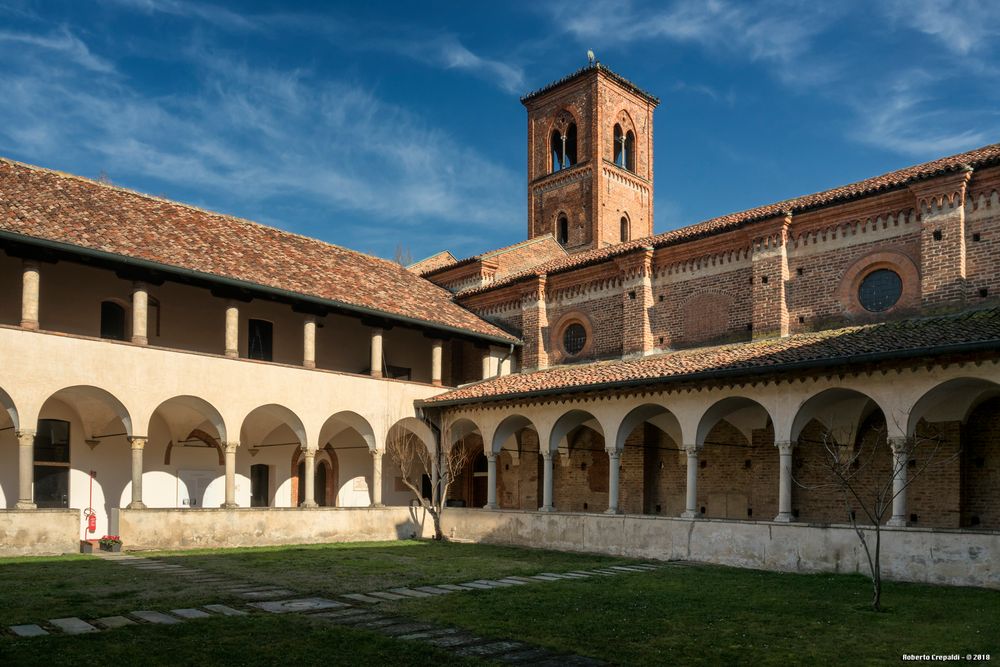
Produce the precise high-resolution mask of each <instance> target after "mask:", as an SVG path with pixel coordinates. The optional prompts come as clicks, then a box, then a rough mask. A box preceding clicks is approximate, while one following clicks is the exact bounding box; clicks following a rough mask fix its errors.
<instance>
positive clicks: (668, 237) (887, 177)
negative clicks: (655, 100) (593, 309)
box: [459, 144, 1000, 297]
mask: <svg viewBox="0 0 1000 667" xmlns="http://www.w3.org/2000/svg"><path fill="white" fill-rule="evenodd" d="M998 163H1000V144H991V145H989V146H983V147H982V148H977V149H975V150H971V151H968V152H966V153H959V154H958V155H951V156H948V157H943V158H939V159H937V160H933V161H931V162H925V163H924V164H918V165H915V166H913V167H907V168H905V169H899V170H897V171H891V172H889V173H887V174H882V175H881V176H874V177H872V178H866V179H865V180H863V181H858V182H857V183H851V184H850V185H842V186H840V187H838V188H833V189H832V190H824V191H823V192H817V193H815V194H811V195H805V196H803V197H796V198H794V199H786V200H785V201H780V202H776V203H774V204H768V205H766V206H758V207H757V208H751V209H748V210H746V211H739V212H737V213H730V214H728V215H723V216H720V217H718V218H712V219H711V220H706V221H705V222H701V223H698V224H695V225H691V226H688V227H682V228H680V229H675V230H672V231H669V232H664V233H663V234H659V235H656V236H649V237H646V238H641V239H636V240H634V241H629V242H627V243H619V244H616V245H610V246H605V247H603V248H595V249H593V250H589V251H586V252H582V253H578V254H575V255H572V256H570V257H568V258H566V259H561V260H555V261H552V262H547V263H545V264H541V265H539V266H536V267H533V268H532V269H529V270H528V271H523V272H521V273H517V274H512V275H510V276H508V277H507V278H505V279H503V280H497V281H495V282H493V283H491V284H490V285H488V286H485V287H480V288H474V289H469V290H465V291H464V292H460V293H459V296H460V297H461V296H467V295H470V294H474V293H477V292H484V291H487V290H493V289H496V288H498V287H502V286H504V285H509V284H511V283H515V282H518V281H519V280H522V279H524V278H527V277H530V276H535V275H541V274H543V273H546V274H553V273H561V272H563V271H569V270H571V269H575V268H579V267H582V266H587V265H590V264H597V263H600V262H604V261H607V260H609V259H611V258H613V257H618V256H620V255H625V254H628V253H630V252H632V251H634V250H638V249H639V248H644V247H648V246H652V247H654V248H663V247H666V246H672V245H677V244H679V243H684V242H686V241H693V240H695V239H699V238H704V237H706V236H712V235H714V234H721V233H723V232H728V231H732V230H734V229H739V228H740V227H743V226H745V225H748V224H750V223H752V222H757V221H760V220H767V219H768V218H773V217H776V216H779V215H783V214H785V213H793V214H794V213H800V212H803V211H807V210H810V209H814V208H819V207H823V206H829V205H832V204H836V203H840V202H844V201H850V200H853V199H860V198H861V197H865V196H869V195H873V194H877V193H880V192H885V191H887V190H894V189H897V188H901V187H904V186H906V185H909V184H910V183H913V182H916V181H919V180H921V179H925V178H931V177H933V176H938V175H941V174H945V173H949V172H957V171H960V170H962V169H965V168H967V167H972V168H978V167H985V166H990V165H994V164H998Z"/></svg>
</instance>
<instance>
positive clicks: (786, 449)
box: [774, 440, 795, 455]
mask: <svg viewBox="0 0 1000 667" xmlns="http://www.w3.org/2000/svg"><path fill="white" fill-rule="evenodd" d="M774 446H775V447H777V448H778V452H779V453H780V454H785V455H787V454H791V453H792V450H793V449H795V443H794V442H793V441H791V440H778V441H776V442H775V443H774Z"/></svg>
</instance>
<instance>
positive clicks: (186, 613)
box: [170, 608, 212, 619]
mask: <svg viewBox="0 0 1000 667" xmlns="http://www.w3.org/2000/svg"><path fill="white" fill-rule="evenodd" d="M170 613H171V614H173V615H174V616H180V617H181V618H184V619H188V618H212V615H211V614H209V613H207V612H204V611H202V610H201V609H190V608H187V609H171V610H170Z"/></svg>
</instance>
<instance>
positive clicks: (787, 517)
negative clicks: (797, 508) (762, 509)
mask: <svg viewBox="0 0 1000 667" xmlns="http://www.w3.org/2000/svg"><path fill="white" fill-rule="evenodd" d="M774 520H775V521H777V522H778V523H791V522H792V513H791V512H779V513H778V516H776V517H774Z"/></svg>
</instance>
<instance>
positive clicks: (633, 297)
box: [615, 246, 653, 357]
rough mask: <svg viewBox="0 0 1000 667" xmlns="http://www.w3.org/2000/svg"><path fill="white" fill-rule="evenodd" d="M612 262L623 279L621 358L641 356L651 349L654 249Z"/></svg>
mask: <svg viewBox="0 0 1000 667" xmlns="http://www.w3.org/2000/svg"><path fill="white" fill-rule="evenodd" d="M615 262H616V263H617V264H618V268H619V270H620V271H621V280H622V356H623V357H636V356H643V355H645V354H648V353H649V352H651V351H652V350H653V331H652V328H651V326H650V311H651V310H652V308H653V248H652V246H647V247H645V248H643V249H642V250H640V251H638V252H634V253H629V254H628V255H625V256H624V257H620V258H618V259H616V260H615Z"/></svg>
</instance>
